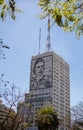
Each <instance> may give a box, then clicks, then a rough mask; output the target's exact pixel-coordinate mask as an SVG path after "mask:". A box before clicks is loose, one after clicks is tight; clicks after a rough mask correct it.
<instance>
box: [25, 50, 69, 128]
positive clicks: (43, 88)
mask: <svg viewBox="0 0 83 130" xmlns="http://www.w3.org/2000/svg"><path fill="white" fill-rule="evenodd" d="M29 88H30V90H29V94H26V95H25V102H26V103H30V104H31V106H32V109H31V110H32V114H31V115H32V124H31V127H30V128H29V129H30V130H36V129H37V127H36V125H35V120H36V114H37V110H38V109H39V108H41V107H47V106H53V107H54V108H55V109H56V111H57V112H58V115H59V118H60V119H61V120H62V125H61V126H60V128H59V130H69V127H70V77H69V65H68V64H67V62H65V61H64V60H63V59H62V58H61V57H60V56H59V55H57V54H55V53H54V52H46V53H43V54H39V55H37V56H33V57H32V60H31V69H30V87H29Z"/></svg>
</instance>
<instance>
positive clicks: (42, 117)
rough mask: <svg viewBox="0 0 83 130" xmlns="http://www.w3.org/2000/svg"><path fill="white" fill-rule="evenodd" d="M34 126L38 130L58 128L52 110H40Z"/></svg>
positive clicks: (53, 110)
mask: <svg viewBox="0 0 83 130" xmlns="http://www.w3.org/2000/svg"><path fill="white" fill-rule="evenodd" d="M36 124H37V126H38V129H39V130H49V129H50V130H51V129H52V130H56V129H58V126H59V119H58V116H57V113H56V111H55V109H54V108H52V107H48V108H41V109H40V110H39V111H38V116H37V120H36Z"/></svg>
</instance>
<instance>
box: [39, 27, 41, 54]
mask: <svg viewBox="0 0 83 130" xmlns="http://www.w3.org/2000/svg"><path fill="white" fill-rule="evenodd" d="M40 42H41V28H40V29H39V54H40Z"/></svg>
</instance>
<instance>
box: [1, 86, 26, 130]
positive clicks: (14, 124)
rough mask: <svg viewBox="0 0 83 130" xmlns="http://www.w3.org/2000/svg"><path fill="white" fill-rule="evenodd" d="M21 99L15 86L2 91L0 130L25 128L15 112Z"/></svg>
mask: <svg viewBox="0 0 83 130" xmlns="http://www.w3.org/2000/svg"><path fill="white" fill-rule="evenodd" d="M21 99H22V96H21V94H20V91H19V89H18V88H17V87H16V86H15V85H12V87H11V88H9V89H7V90H5V91H4V93H3V97H2V100H3V101H4V103H5V105H3V104H0V130H19V128H21V127H25V124H24V123H23V120H22V118H21V116H20V115H19V114H18V112H17V111H16V110H17V104H18V102H20V101H21Z"/></svg>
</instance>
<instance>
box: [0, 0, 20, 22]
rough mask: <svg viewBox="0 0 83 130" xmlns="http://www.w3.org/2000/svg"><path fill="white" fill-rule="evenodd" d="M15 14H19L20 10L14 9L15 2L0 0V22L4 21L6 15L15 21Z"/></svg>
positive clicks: (13, 0)
mask: <svg viewBox="0 0 83 130" xmlns="http://www.w3.org/2000/svg"><path fill="white" fill-rule="evenodd" d="M16 12H21V10H20V9H18V8H17V7H16V2H15V0H8V1H5V0H0V18H1V20H2V21H4V20H5V18H6V16H7V15H8V14H9V16H10V17H11V18H12V19H15V18H16Z"/></svg>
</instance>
